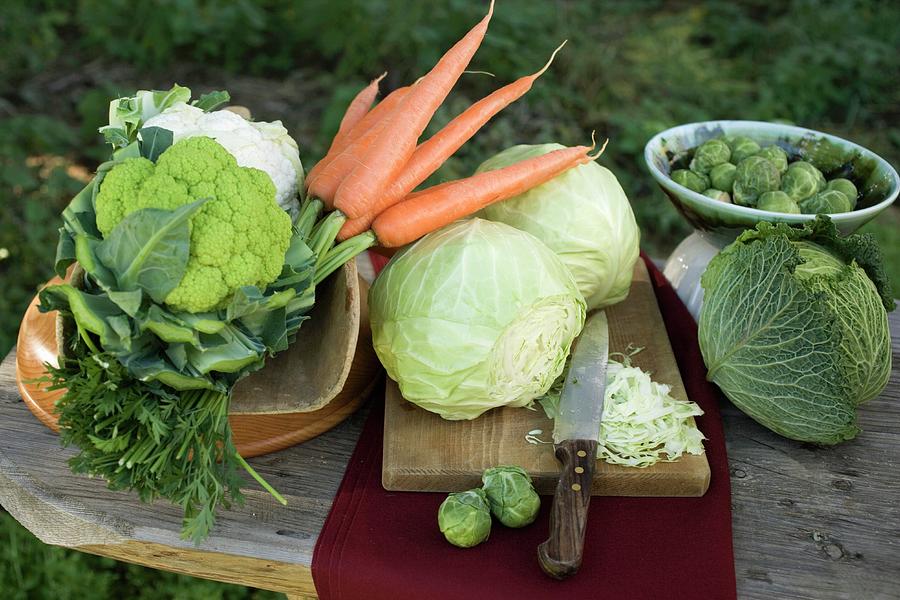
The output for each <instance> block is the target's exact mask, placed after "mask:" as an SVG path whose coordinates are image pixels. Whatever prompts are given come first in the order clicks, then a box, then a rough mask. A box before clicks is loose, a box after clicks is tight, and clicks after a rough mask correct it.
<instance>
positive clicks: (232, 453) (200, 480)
mask: <svg viewBox="0 0 900 600" xmlns="http://www.w3.org/2000/svg"><path fill="white" fill-rule="evenodd" d="M89 339H90V338H87V339H86V340H84V342H87V341H89ZM91 345H93V344H91ZM76 354H77V356H76V357H72V358H63V359H61V361H60V362H61V364H60V366H59V367H52V366H49V365H48V370H49V373H50V375H49V380H50V383H51V385H50V389H63V388H65V389H66V394H65V395H64V396H63V397H62V399H60V401H59V402H58V404H57V410H58V412H59V417H60V420H59V423H60V427H61V435H62V442H63V444H64V445H65V446H76V447H78V449H79V452H78V454H76V455H75V456H74V457H73V458H72V459H71V460H70V466H71V468H72V470H73V471H74V472H76V473H85V474H89V475H93V476H98V477H102V478H104V479H105V480H106V481H107V483H108V485H109V488H110V489H112V490H131V491H136V492H137V493H138V494H139V495H140V498H141V500H142V501H144V502H151V501H153V500H154V499H156V498H165V499H167V500H169V501H171V502H173V503H175V504H177V505H179V506H181V508H182V510H183V511H184V521H183V523H182V537H183V538H185V539H191V540H193V541H194V542H195V543H197V542H200V541H202V540H203V539H205V538H206V537H207V536H208V535H209V531H210V529H211V527H212V525H213V522H214V519H215V513H216V509H217V508H218V507H219V506H220V505H221V506H225V507H226V508H227V507H229V506H231V504H232V503H235V504H242V502H243V496H242V494H241V491H240V487H241V485H242V484H243V480H242V478H241V477H240V475H239V473H240V469H241V468H242V467H243V468H244V469H246V470H247V472H248V473H250V475H251V476H253V477H254V479H256V480H257V481H258V482H259V483H260V485H262V486H263V487H264V488H265V489H267V490H268V491H269V492H270V493H272V495H273V496H275V497H276V499H278V500H279V501H280V502H282V503H283V502H284V498H283V497H281V495H280V494H278V492H276V491H275V490H274V489H272V487H271V486H270V485H269V484H268V483H266V482H265V480H263V479H262V477H260V476H259V474H258V473H256V472H255V471H254V470H253V469H252V468H251V467H250V465H248V464H247V463H246V461H245V460H244V459H243V458H242V457H241V456H240V455H239V454H238V453H237V450H236V448H235V446H234V442H233V440H232V436H231V428H230V427H229V424H228V404H229V395H228V394H226V393H222V392H219V391H215V390H192V391H187V392H183V393H180V394H179V393H175V392H173V391H172V390H170V389H167V388H166V387H164V386H161V385H155V384H152V383H147V382H142V381H139V380H137V379H134V378H133V377H132V376H131V375H130V374H129V373H128V371H127V370H126V369H125V367H123V366H122V365H121V364H120V363H119V361H118V360H116V359H115V357H113V356H111V355H110V354H106V353H100V352H97V351H96V349H95V348H88V347H85V345H84V344H83V343H81V342H77V343H76Z"/></svg>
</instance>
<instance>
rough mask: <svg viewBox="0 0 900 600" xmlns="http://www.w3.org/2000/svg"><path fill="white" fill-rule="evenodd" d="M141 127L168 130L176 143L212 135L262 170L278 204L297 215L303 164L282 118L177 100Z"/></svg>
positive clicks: (240, 159)
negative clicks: (251, 116) (261, 118)
mask: <svg viewBox="0 0 900 600" xmlns="http://www.w3.org/2000/svg"><path fill="white" fill-rule="evenodd" d="M143 127H161V128H163V129H168V130H169V131H171V132H172V134H173V136H174V141H176V142H177V141H179V140H182V139H185V138H190V137H195V136H206V137H211V138H213V139H214V140H216V141H217V142H219V143H220V144H221V145H222V146H223V147H224V148H225V149H226V150H228V152H230V153H231V155H232V156H234V158H236V159H237V163H238V165H240V166H242V167H253V168H254V169H259V170H261V171H264V172H265V173H266V174H267V175H268V176H269V177H270V178H271V179H272V183H273V184H274V185H275V199H276V201H277V202H278V205H279V206H281V208H283V209H284V210H286V211H288V212H289V213H290V214H291V215H292V216H296V214H297V212H298V210H299V204H298V201H297V191H298V190H299V189H300V188H301V187H302V186H303V165H302V164H301V163H300V156H299V150H298V148H297V142H295V141H294V138H292V137H291V136H290V135H288V132H287V130H286V129H285V128H284V126H283V125H282V124H281V121H273V122H271V123H266V122H254V121H247V120H246V119H244V118H243V117H241V116H239V115H237V114H235V113H233V112H230V111H227V110H217V111H213V112H206V111H204V110H202V109H200V108H197V107H196V106H191V105H190V104H186V103H184V102H178V103H175V104H173V105H172V106H170V107H169V108H167V109H165V110H164V111H163V112H161V113H160V114H158V115H156V116H153V117H150V118H149V119H147V120H146V121H145V122H144V124H143Z"/></svg>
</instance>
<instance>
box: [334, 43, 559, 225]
mask: <svg viewBox="0 0 900 600" xmlns="http://www.w3.org/2000/svg"><path fill="white" fill-rule="evenodd" d="M565 45H566V42H563V43H562V44H560V46H559V48H557V49H556V50H554V51H553V54H552V55H551V56H550V60H548V61H547V64H545V65H544V67H543V68H542V69H541V70H540V71H538V72H537V73H533V74H531V75H526V76H525V77H520V78H519V79H517V80H516V81H514V82H513V83H510V84H509V85H506V86H504V87H502V88H500V89H499V90H497V91H495V92H493V93H491V94H490V95H488V96H486V97H485V98H482V99H481V100H479V101H478V102H476V103H475V104H473V105H472V106H470V107H469V108H467V109H466V110H465V111H463V112H462V113H461V114H459V115H458V116H457V117H456V118H455V119H453V120H452V121H450V122H449V123H448V124H447V125H446V126H445V127H444V128H443V129H441V130H440V131H439V132H437V133H436V134H434V135H433V136H431V138H429V139H428V141H425V142H423V143H421V144H419V146H418V147H417V148H416V151H415V152H413V155H412V157H411V158H410V159H409V162H408V163H406V166H405V167H403V170H402V171H400V174H399V175H398V176H397V178H396V179H395V180H394V181H392V182H391V183H390V185H389V186H388V188H387V190H386V191H385V192H384V193H383V194H381V195H380V196H378V197H377V198H376V200H375V202H374V205H373V206H372V208H371V209H369V210H368V211H367V212H366V213H365V214H364V215H363V216H361V217H358V218H356V219H350V220H349V221H347V222H346V223H345V224H344V227H343V228H342V229H341V232H340V233H339V234H338V239H339V240H345V239H347V238H349V237H352V236H354V235H356V234H357V233H362V232H363V231H365V230H367V229H368V228H369V225H371V224H372V222H373V221H374V220H375V217H377V216H378V214H379V213H381V212H382V211H383V210H385V209H386V208H388V207H391V206H393V205H394V204H396V203H397V202H400V201H401V200H403V199H405V198H406V196H407V195H408V194H409V193H410V192H411V191H412V190H414V189H416V187H417V186H418V185H419V184H420V183H422V182H423V181H425V180H426V179H428V177H429V176H430V175H431V174H432V173H434V172H435V171H437V170H438V168H440V166H441V165H442V164H444V161H445V160H447V159H448V158H450V157H451V156H452V155H453V153H454V152H456V151H457V150H459V149H460V148H461V147H462V145H463V144H465V143H466V142H467V141H468V140H469V139H471V137H472V136H473V135H475V133H477V132H478V130H479V129H481V128H482V127H483V126H484V124H485V123H487V122H488V121H489V120H490V119H491V118H492V117H493V116H494V115H496V114H497V113H499V112H500V111H501V110H503V109H504V108H506V107H507V106H509V105H510V104H512V103H513V102H515V101H516V100H518V99H519V98H521V97H522V96H524V95H525V93H526V92H528V90H530V89H531V86H532V85H533V84H534V82H535V80H537V78H538V77H540V76H541V75H543V74H544V72H545V71H546V70H547V68H548V67H549V66H550V63H552V62H553V59H554V58H555V57H556V53H557V52H559V51H560V50H561V49H562V47H563V46H565Z"/></svg>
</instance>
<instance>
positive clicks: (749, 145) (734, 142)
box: [725, 135, 760, 165]
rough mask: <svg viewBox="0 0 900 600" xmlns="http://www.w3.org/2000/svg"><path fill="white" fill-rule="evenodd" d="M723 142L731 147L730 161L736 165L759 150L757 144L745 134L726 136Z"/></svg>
mask: <svg viewBox="0 0 900 600" xmlns="http://www.w3.org/2000/svg"><path fill="white" fill-rule="evenodd" d="M725 143H726V144H728V147H729V148H731V162H732V163H733V164H736V165H737V164H740V163H741V161H743V160H744V159H745V158H747V157H749V156H753V155H754V154H756V153H757V152H759V150H760V148H759V144H757V143H756V142H755V141H753V140H752V139H750V138H748V137H747V136H745V135H735V136H728V137H727V138H726V142H725Z"/></svg>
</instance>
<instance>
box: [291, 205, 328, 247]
mask: <svg viewBox="0 0 900 600" xmlns="http://www.w3.org/2000/svg"><path fill="white" fill-rule="evenodd" d="M324 208H325V205H324V204H323V203H322V201H321V200H319V199H318V198H307V199H306V200H304V201H303V207H302V208H301V209H300V215H299V216H298V217H297V222H296V223H294V227H295V228H296V229H297V231H298V232H299V234H300V236H301V237H302V238H303V241H308V240H309V235H310V233H311V232H312V230H313V226H314V225H315V224H316V221H318V220H319V216H320V215H321V214H322V210H323V209H324Z"/></svg>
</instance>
